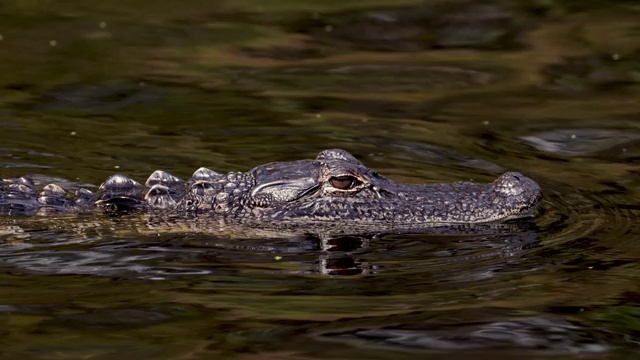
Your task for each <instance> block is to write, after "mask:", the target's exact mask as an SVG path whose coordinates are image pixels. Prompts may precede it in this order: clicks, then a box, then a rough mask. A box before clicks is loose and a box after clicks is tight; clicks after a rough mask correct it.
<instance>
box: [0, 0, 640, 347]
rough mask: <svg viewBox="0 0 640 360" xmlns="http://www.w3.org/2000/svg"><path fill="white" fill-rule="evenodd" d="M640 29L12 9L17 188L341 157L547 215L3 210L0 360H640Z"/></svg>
mask: <svg viewBox="0 0 640 360" xmlns="http://www.w3.org/2000/svg"><path fill="white" fill-rule="evenodd" d="M638 19H640V8H639V7H638V5H637V3H635V2H633V1H611V2H603V1H568V0H565V1H561V0H558V1H521V2H518V3H516V2H507V1H499V0H495V1H489V2H484V3H482V4H481V5H479V4H477V3H476V2H473V1H468V2H467V1H456V2H454V3H452V2H437V1H435V2H431V1H429V2H426V3H423V2H418V1H411V0H409V1H401V2H398V1H388V0H361V1H360V0H342V1H322V2H314V1H306V0H305V1H299V0H297V1H285V0H282V1H271V2H262V1H254V0H243V1H235V0H234V1H216V2H204V1H195V2H191V3H189V4H185V3H184V2H177V1H166V0H165V1H161V2H156V1H154V2H151V1H137V2H135V3H131V2H126V1H109V2H79V1H73V0H69V1H56V2H49V1H9V2H4V3H2V7H0V58H1V59H2V61H1V62H0V70H1V71H0V175H1V176H0V177H2V178H9V177H14V176H21V175H25V174H30V175H33V177H34V179H35V180H37V181H41V182H51V181H55V182H57V183H62V184H65V185H67V186H79V185H84V186H91V185H93V186H95V185H97V184H100V182H101V181H102V180H104V179H105V178H106V177H107V176H108V175H110V174H111V173H114V172H121V173H125V174H127V175H130V176H132V177H133V178H135V179H137V180H144V179H145V178H146V177H147V176H148V174H150V173H151V172H152V171H153V170H156V169H164V170H167V171H170V172H172V173H174V174H176V175H178V176H181V177H187V176H189V174H191V173H192V172H193V170H195V169H197V168H198V167H200V166H207V167H210V168H212V169H215V170H217V171H220V172H222V171H230V170H246V169H249V168H251V167H253V166H255V165H258V164H261V163H265V162H270V161H276V160H295V159H300V158H312V157H314V156H315V155H316V154H317V153H318V152H319V151H320V150H322V149H325V148H333V147H339V148H344V149H346V150H348V151H350V152H351V153H353V154H354V155H356V156H357V157H358V158H359V159H361V160H362V161H363V162H364V163H365V164H367V165H368V166H370V167H372V168H374V169H376V170H377V171H379V172H380V173H383V174H385V175H387V176H389V177H392V178H394V179H397V180H402V181H409V182H450V181H457V180H469V179H474V180H477V181H490V180H492V179H493V178H495V177H496V176H497V175H499V174H500V173H502V172H504V171H505V170H508V169H510V170H516V171H521V172H523V173H525V174H526V175H528V176H530V177H532V178H534V179H535V180H536V181H538V182H539V183H540V184H541V186H542V187H543V190H544V193H545V201H544V203H543V205H542V208H541V211H540V214H539V216H538V217H537V218H536V219H535V223H534V224H520V225H519V227H518V228H517V229H514V228H505V229H502V230H500V231H496V230H495V229H492V231H487V232H485V233H475V234H464V233H457V234H451V233H443V232H437V231H434V232H430V233H426V234H395V235H392V234H386V235H385V234H380V235H376V236H373V235H372V236H368V235H363V236H351V237H323V236H314V235H308V236H302V235H299V234H296V235H295V236H291V234H286V233H273V234H262V236H255V234H254V235H251V234H235V233H232V234H229V233H228V232H224V231H222V230H221V229H216V228H215V227H207V226H201V225H202V224H200V225H199V226H195V225H194V224H167V223H166V222H164V223H163V222H162V221H161V222H160V223H158V222H157V221H154V220H153V219H149V218H146V217H144V216H132V217H124V218H114V217H108V216H94V215H82V216H79V215H56V216H48V217H42V216H40V217H2V218H0V269H1V270H0V287H1V289H2V290H1V291H0V333H1V334H2V336H1V337H0V338H1V339H2V340H0V344H1V345H2V346H1V348H2V350H1V351H0V357H1V358H6V359H15V358H24V359H86V358H91V359H116V358H117V359H130V358H137V359H140V358H145V359H204V358H207V359H211V358H242V359H250V358H260V359H263V358H273V359H316V358H336V359H346V358H349V359H356V358H362V359H365V358H366V359H391V358H393V359H404V358H406V359H410V358H411V359H413V358H416V357H422V358H441V357H445V356H446V357H447V358H449V359H467V358H477V357H479V356H485V357H487V358H494V359H508V358H512V357H514V356H518V357H519V358H523V359H524V358H526V359H533V358H545V359H546V358H554V359H556V358H558V359H562V358H574V357H575V356H580V357H584V358H596V359H601V358H602V359H604V358H612V357H621V358H623V357H625V356H628V357H629V358H632V357H633V356H634V353H635V352H636V351H637V346H638V341H639V339H640V338H639V337H640V307H639V306H638V304H639V303H640V288H639V279H640V265H639V263H638V261H639V260H640V246H639V245H638V243H637V242H639V241H640V166H639V165H638V164H639V159H640V147H639V145H640V36H639V32H640V27H639V24H640V22H638ZM205 225H206V224H205Z"/></svg>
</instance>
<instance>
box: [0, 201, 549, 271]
mask: <svg viewBox="0 0 640 360" xmlns="http://www.w3.org/2000/svg"><path fill="white" fill-rule="evenodd" d="M182 220H184V219H181V221H179V222H175V223H171V221H170V219H168V218H167V217H160V216H156V215H153V214H148V213H147V214H112V215H99V214H97V215H93V214H92V215H84V216H66V217H63V216H53V217H22V218H20V221H18V222H17V223H18V224H20V225H19V226H18V225H13V226H7V227H5V228H4V229H2V231H0V240H2V245H1V246H0V258H1V259H2V262H3V263H4V264H5V266H10V267H12V268H18V269H22V270H26V271H35V272H38V273H47V274H94V275H101V276H134V277H140V278H154V279H160V278H167V277H173V276H182V275H208V274H211V273H212V271H214V272H217V271H221V269H222V268H225V266H226V265H225V264H227V263H228V261H231V262H233V261H242V262H244V263H247V264H251V263H255V264H264V263H274V262H275V263H278V262H279V261H278V260H276V259H275V258H276V257H278V256H280V257H282V258H283V260H282V261H281V263H289V264H290V265H293V269H291V268H289V269H286V270H285V269H278V270H276V271H277V272H278V273H291V274H313V273H319V274H324V275H361V274H372V273H378V272H380V271H385V270H384V265H381V264H378V263H376V261H375V260H374V261H371V260H367V259H366V258H367V254H369V253H370V252H372V251H374V252H376V251H384V248H379V246H380V245H379V244H380V242H382V243H384V242H385V241H390V240H391V239H392V237H393V236H402V238H405V239H406V238H407V237H409V238H410V237H411V236H419V237H422V238H423V239H424V243H425V244H431V243H433V244H437V245H435V246H430V248H427V249H425V251H428V252H430V255H429V256H428V257H429V260H428V262H429V265H430V266H441V265H443V264H449V263H455V262H460V263H461V264H464V263H465V262H468V261H472V260H479V259H491V258H494V259H496V260H499V259H503V258H507V257H513V256H515V255H518V254H520V253H521V252H523V251H525V250H527V249H531V248H534V247H536V246H537V245H538V243H537V235H536V229H535V224H534V223H533V221H527V220H520V221H508V222H501V223H488V224H465V225H450V226H443V227H431V228H424V229H422V230H421V231H420V232H419V233H415V234H414V235H412V234H411V233H409V232H406V231H405V232H401V231H400V232H399V231H394V232H391V231H388V232H375V233H374V232H364V231H363V232H360V233H356V232H354V233H348V232H346V231H345V229H340V230H339V231H338V232H336V229H330V228H324V229H321V228H316V229H312V228H306V229H297V230H293V229H289V230H282V229H281V230H277V231H276V230H272V229H271V230H270V229H251V228H238V227H234V226H231V227H225V226H223V225H220V224H212V223H211V222H210V221H209V219H208V218H206V217H205V218H192V219H190V220H189V221H182ZM352 230H353V231H355V230H356V229H352ZM415 231H416V230H414V232H415ZM53 239H55V240H53ZM373 240H375V241H373ZM257 266H258V265H257ZM406 266H408V267H411V265H409V264H406ZM485 271H486V269H485V268H484V267H479V268H477V269H475V270H473V272H477V273H478V274H482V273H484V272H485ZM466 276H468V277H469V278H473V277H474V276H473V275H472V274H466Z"/></svg>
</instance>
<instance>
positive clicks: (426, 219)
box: [94, 149, 542, 227]
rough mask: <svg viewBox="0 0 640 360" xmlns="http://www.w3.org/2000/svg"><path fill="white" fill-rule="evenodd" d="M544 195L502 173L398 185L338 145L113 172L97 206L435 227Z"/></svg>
mask: <svg viewBox="0 0 640 360" xmlns="http://www.w3.org/2000/svg"><path fill="white" fill-rule="evenodd" d="M541 198H542V193H541V190H540V187H539V186H538V184H536V183H535V182H534V181H533V180H532V179H530V178H527V177H525V176H523V175H522V174H520V173H517V172H507V173H505V174H503V175H501V176H499V177H498V178H497V179H496V180H495V181H494V182H492V183H489V184H481V183H473V182H456V183H450V184H402V183H397V182H395V181H393V180H391V179H388V178H386V177H384V176H382V175H380V174H378V173H377V172H375V171H373V170H371V169H369V168H367V167H366V166H365V165H363V164H362V163H361V162H360V161H358V160H357V159H356V158H355V157H353V156H352V155H351V154H349V153H348V152H346V151H344V150H339V149H331V150H325V151H322V152H321V153H320V154H319V155H318V156H317V157H316V158H315V159H314V160H299V161H292V162H274V163H268V164H265V165H261V166H258V167H255V168H253V169H252V170H250V171H247V172H244V173H240V172H231V173H228V174H218V173H215V172H213V171H211V170H208V169H205V168H201V169H199V170H198V171H196V172H195V173H194V175H193V177H192V179H190V180H189V181H187V182H183V181H182V180H180V179H178V178H176V177H175V176H173V175H170V174H168V173H166V172H163V171H156V172H154V173H153V174H152V175H151V177H149V179H148V180H147V182H146V189H145V187H143V186H142V185H140V184H138V183H136V182H135V181H133V180H131V179H129V178H126V177H124V176H121V175H114V176H112V177H111V178H109V179H108V180H107V181H106V182H105V183H103V184H102V185H101V187H100V190H99V191H98V194H97V196H96V198H95V199H94V201H95V203H96V204H97V205H98V206H114V205H115V206H120V207H121V206H122V205H123V204H126V205H127V206H131V205H133V206H135V207H144V208H152V209H164V210H166V209H169V210H175V211H186V212H193V211H195V212H207V213H210V214H211V216H213V217H217V218H221V219H224V220H226V221H230V222H236V221H239V222H252V223H260V224H262V225H263V226H269V224H276V223H278V224H283V223H284V224H286V223H295V224H304V223H316V222H327V223H331V222H336V223H341V224H348V223H352V224H354V225H356V224H357V225H367V226H368V225H371V226H379V227H384V226H389V225H397V226H403V225H410V226H435V225H446V224H472V223H485V222H493V221H499V220H507V219H513V218H519V217H525V216H530V215H531V214H532V212H533V210H534V209H535V207H536V206H537V205H538V203H539V202H540V200H541Z"/></svg>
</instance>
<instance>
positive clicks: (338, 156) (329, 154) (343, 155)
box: [316, 149, 364, 166]
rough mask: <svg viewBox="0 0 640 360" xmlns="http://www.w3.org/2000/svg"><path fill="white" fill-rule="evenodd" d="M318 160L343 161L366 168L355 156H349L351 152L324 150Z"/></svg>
mask: <svg viewBox="0 0 640 360" xmlns="http://www.w3.org/2000/svg"><path fill="white" fill-rule="evenodd" d="M316 160H342V161H346V162H349V163H351V164H356V165H362V166H364V165H363V164H362V163H361V162H360V161H358V159H356V158H355V157H354V156H353V155H351V154H349V152H347V151H346V150H342V149H327V150H323V151H321V152H320V153H319V154H318V156H317V157H316Z"/></svg>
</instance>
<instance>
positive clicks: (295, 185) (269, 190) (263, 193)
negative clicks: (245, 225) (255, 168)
mask: <svg viewBox="0 0 640 360" xmlns="http://www.w3.org/2000/svg"><path fill="white" fill-rule="evenodd" d="M317 189H319V185H318V183H316V182H315V181H313V180H312V179H288V180H277V181H272V182H268V183H265V184H261V185H258V186H256V187H255V188H254V189H253V190H251V198H252V200H253V203H254V204H255V206H258V207H269V206H272V205H275V204H281V203H284V202H289V201H295V200H297V199H299V198H301V197H303V196H305V195H307V194H309V193H312V192H314V191H316V190H317Z"/></svg>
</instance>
